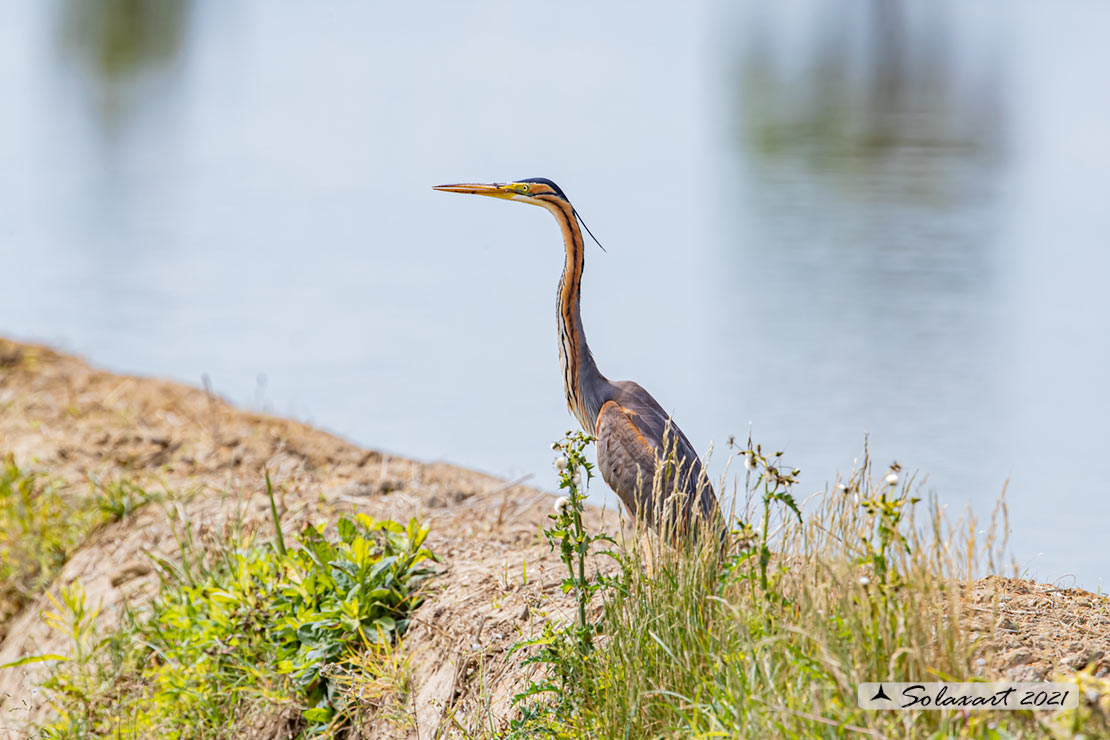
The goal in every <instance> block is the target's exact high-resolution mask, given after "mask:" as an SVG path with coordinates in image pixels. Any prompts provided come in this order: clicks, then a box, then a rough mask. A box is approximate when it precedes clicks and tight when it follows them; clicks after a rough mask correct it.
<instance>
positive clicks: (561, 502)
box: [554, 496, 570, 514]
mask: <svg viewBox="0 0 1110 740" xmlns="http://www.w3.org/2000/svg"><path fill="white" fill-rule="evenodd" d="M569 503H570V498H569V497H568V496H560V497H559V498H557V499H555V507H554V508H555V513H556V514H562V513H563V512H564V511H566V508H567V504H569Z"/></svg>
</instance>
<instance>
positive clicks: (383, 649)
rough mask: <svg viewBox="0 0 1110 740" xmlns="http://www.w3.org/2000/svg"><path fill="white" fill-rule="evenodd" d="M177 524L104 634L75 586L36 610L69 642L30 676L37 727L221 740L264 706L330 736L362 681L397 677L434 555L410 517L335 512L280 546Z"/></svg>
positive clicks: (45, 731) (56, 732)
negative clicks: (156, 584)
mask: <svg viewBox="0 0 1110 740" xmlns="http://www.w3.org/2000/svg"><path fill="white" fill-rule="evenodd" d="M178 525H179V528H178V542H179V545H180V552H179V555H180V557H178V558H174V559H173V560H160V561H158V565H159V567H160V572H161V574H162V576H163V583H162V587H161V590H160V592H159V594H158V595H157V597H156V598H155V599H154V600H153V602H152V603H151V604H150V606H149V608H146V609H144V610H143V611H142V612H140V613H134V612H132V613H128V614H126V615H125V617H124V619H123V621H122V623H121V624H120V626H119V627H118V628H117V629H116V630H115V631H114V632H112V633H111V634H109V635H107V636H106V637H98V636H97V630H96V629H95V624H96V621H97V614H96V613H95V612H90V611H89V610H88V608H87V606H86V604H85V599H84V594H83V592H82V591H81V590H80V586H79V585H74V586H73V587H71V588H68V589H62V591H61V594H60V597H59V598H58V599H56V600H54V604H55V607H56V608H55V610H54V612H53V613H51V614H50V615H48V617H47V619H48V621H49V622H50V624H51V625H52V626H53V627H55V628H56V629H58V630H61V631H63V632H64V633H65V634H66V635H67V636H68V637H69V642H70V644H71V646H72V647H71V650H70V654H69V655H68V656H65V657H64V659H63V660H59V661H58V662H56V663H55V664H54V665H53V668H52V670H51V672H50V676H49V678H48V679H47V680H46V681H45V683H44V684H43V687H42V688H43V690H44V691H45V692H46V694H47V696H48V697H49V699H50V701H51V703H52V704H53V706H54V708H55V710H56V712H57V718H56V720H54V721H52V722H50V723H49V724H47V725H45V726H43V727H41V728H39V730H40V732H41V734H42V735H43V736H45V737H52V738H85V737H102V736H111V737H159V738H161V737H188V738H223V737H228V736H232V735H234V734H236V732H238V731H241V730H242V729H243V728H244V726H245V723H247V722H249V721H250V719H251V718H252V717H259V716H265V715H267V714H269V715H270V716H271V717H272V716H274V715H275V714H276V715H279V716H280V715H285V716H286V717H287V719H289V721H288V722H287V723H286V724H287V726H288V727H289V728H291V729H292V730H293V731H294V732H299V733H301V734H303V735H304V736H312V735H319V734H328V735H332V734H334V733H336V732H339V731H341V730H342V728H344V727H346V726H348V725H349V724H350V722H351V721H352V719H353V718H355V717H356V716H357V715H358V712H359V710H360V708H361V703H360V702H361V699H360V698H359V697H362V698H365V697H366V695H367V692H368V691H369V693H370V695H371V696H381V695H382V694H383V693H387V692H388V691H397V690H399V689H400V688H403V686H402V687H398V686H397V684H399V683H400V684H403V683H404V682H405V680H406V665H405V664H404V662H403V660H401V659H399V658H398V656H397V655H396V654H395V652H394V645H395V641H396V639H397V638H399V637H400V636H401V635H402V634H403V633H404V631H405V629H406V627H407V625H408V614H409V613H410V611H411V610H412V609H413V608H414V607H415V606H416V605H418V604H419V602H420V600H421V595H420V589H419V587H420V584H421V583H422V581H423V580H424V579H425V578H427V577H428V575H429V574H430V572H431V571H430V570H429V569H428V567H427V565H428V561H430V560H432V559H434V556H433V555H432V553H431V552H430V551H429V550H428V549H427V548H425V547H423V542H424V539H425V537H426V536H427V530H426V529H425V528H423V527H421V526H420V525H419V524H417V522H416V521H415V520H413V521H411V522H410V523H409V524H408V526H407V527H406V526H402V525H400V524H397V523H396V522H391V521H374V520H373V519H371V518H370V517H367V516H366V515H364V514H359V515H357V516H355V517H354V518H345V517H344V518H340V519H339V520H338V522H337V524H336V526H335V527H334V528H330V529H329V528H325V527H324V526H323V525H319V526H312V527H308V528H306V529H305V531H304V532H303V533H301V535H300V536H299V538H298V540H297V542H296V543H295V544H293V545H291V546H289V547H288V548H286V546H285V542H284V538H282V537H280V536H278V537H275V539H274V541H273V542H272V543H270V542H255V541H254V539H253V537H251V536H250V535H248V534H244V533H243V532H242V531H241V529H240V528H238V527H232V528H230V529H229V530H228V531H226V532H224V533H222V534H221V536H220V538H219V540H218V542H219V543H222V544H218V545H216V546H213V545H214V543H213V542H206V543H203V546H202V544H201V543H198V542H196V541H195V539H194V536H193V533H192V529H191V527H190V526H189V525H188V524H187V523H181V522H178ZM43 657H47V658H49V657H55V658H57V657H60V656H43ZM383 678H384V680H385V681H386V682H387V683H388V684H389V686H388V687H385V686H383V685H382V683H383ZM290 718H291V719H290Z"/></svg>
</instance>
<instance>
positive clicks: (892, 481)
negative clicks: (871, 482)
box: [883, 473, 898, 486]
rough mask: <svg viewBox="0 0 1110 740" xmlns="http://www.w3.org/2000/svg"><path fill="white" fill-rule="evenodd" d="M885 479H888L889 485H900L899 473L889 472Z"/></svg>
mask: <svg viewBox="0 0 1110 740" xmlns="http://www.w3.org/2000/svg"><path fill="white" fill-rule="evenodd" d="M883 480H885V481H886V484H887V485H888V486H896V485H898V474H897V473H887V474H886V478H883Z"/></svg>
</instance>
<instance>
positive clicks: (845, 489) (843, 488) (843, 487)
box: [836, 483, 848, 493]
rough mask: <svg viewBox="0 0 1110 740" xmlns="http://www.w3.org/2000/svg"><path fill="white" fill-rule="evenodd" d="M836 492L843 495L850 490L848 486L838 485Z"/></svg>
mask: <svg viewBox="0 0 1110 740" xmlns="http://www.w3.org/2000/svg"><path fill="white" fill-rule="evenodd" d="M836 490H838V491H840V492H841V493H844V492H846V491H847V490H848V486H846V485H845V484H843V483H837V484H836Z"/></svg>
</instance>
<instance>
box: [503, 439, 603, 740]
mask: <svg viewBox="0 0 1110 740" xmlns="http://www.w3.org/2000/svg"><path fill="white" fill-rule="evenodd" d="M592 441H593V437H591V436H589V435H587V434H583V433H581V432H577V433H572V432H567V433H566V435H565V436H564V437H563V439H562V440H560V441H558V442H554V443H552V445H551V448H552V449H553V450H555V451H556V453H557V456H556V458H555V469H556V470H557V471H558V481H559V488H560V490H562V491H563V492H564V495H563V496H562V497H560V498H559V499H557V500H556V502H555V511H554V513H553V514H550V515H549V517H548V518H549V519H551V521H552V524H551V526H549V527H547V528H545V529H544V531H543V533H544V537H546V538H547V541H548V542H549V543H550V545H551V548H552V549H553V550H554V549H558V551H559V558H560V559H561V560H562V561H563V564H564V565H565V566H566V569H567V577H566V578H564V579H563V583H562V587H563V593H570V592H572V591H573V592H574V597H575V606H576V611H575V621H574V623H573V624H570V625H555V624H552V623H550V622H548V623H547V624H545V625H544V629H543V632H542V634H541V635H540V636H539V637H537V638H534V639H531V640H525V641H523V642H520V643H518V644H516V645H514V646H513V648H512V651H513V652H515V651H517V650H521V649H526V648H535V651H534V652H533V653H532V654H531V655H530V656H529V657H528V658H527V660H526V661H525V664H526V665H527V664H544V665H547V666H548V668H549V675H548V676H547V677H546V678H545V679H544V680H542V681H539V682H533V683H532V684H531V685H530V686H529V687H528V689H527V690H526V691H524V692H522V693H520V694H518V695H516V696H515V697H514V699H513V702H514V703H515V704H518V705H520V706H521V712H522V714H521V718H520V719H518V720H515V721H514V723H513V728H514V731H516V732H520V733H524V734H527V733H528V732H530V731H539V730H540V729H542V728H545V727H548V726H549V723H550V722H551V720H552V719H553V718H555V717H558V716H560V715H566V714H568V713H570V712H572V711H573V708H574V706H576V705H577V704H578V703H579V702H580V701H581V700H582V697H583V696H584V695H585V694H586V693H588V692H589V690H590V688H589V686H588V685H586V684H583V683H582V681H581V679H582V677H584V676H588V675H589V674H588V672H586V671H583V670H582V667H583V664H584V663H585V662H587V661H588V660H589V658H590V653H591V652H592V651H593V649H594V636H595V634H596V633H597V630H598V625H597V624H595V623H591V622H590V621H589V620H588V618H587V615H588V611H589V608H590V604H591V602H592V601H593V600H594V597H595V596H596V595H597V594H598V592H599V591H601V590H602V589H604V588H606V587H607V586H608V585H610V583H611V582H610V581H609V580H607V579H605V578H597V577H595V578H594V579H592V580H591V579H590V578H588V577H587V574H586V564H587V561H588V560H589V559H590V557H591V556H592V555H594V554H604V555H609V556H610V557H614V558H616V557H617V554H616V553H615V552H614V551H613V550H602V551H597V552H595V551H594V550H593V548H594V545H596V544H597V543H599V542H602V543H605V544H606V545H615V544H616V542H615V540H613V538H612V537H610V536H608V535H606V534H603V533H596V532H590V531H588V530H587V529H586V527H585V525H584V524H583V513H584V507H585V501H586V490H587V488H588V486H589V482H590V480H591V478H592V477H593V464H592V463H590V462H589V461H588V460H587V459H586V448H587V447H588V445H589V444H590V442H592ZM544 694H551V695H553V696H554V697H556V698H555V701H554V702H553V703H552V702H549V703H547V704H542V703H541V704H535V703H533V704H531V705H529V704H528V703H526V702H527V701H528V700H532V699H535V698H536V697H538V696H541V695H544Z"/></svg>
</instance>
